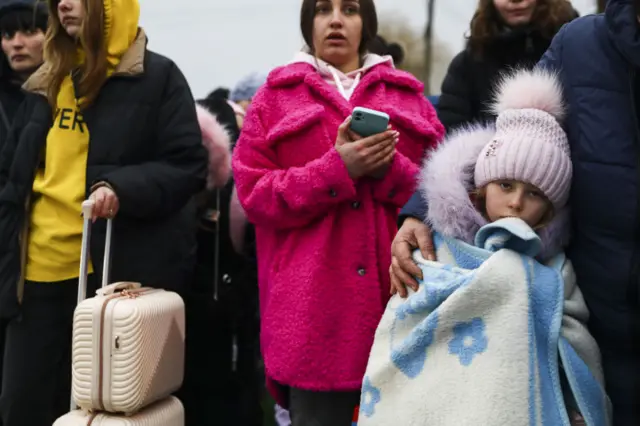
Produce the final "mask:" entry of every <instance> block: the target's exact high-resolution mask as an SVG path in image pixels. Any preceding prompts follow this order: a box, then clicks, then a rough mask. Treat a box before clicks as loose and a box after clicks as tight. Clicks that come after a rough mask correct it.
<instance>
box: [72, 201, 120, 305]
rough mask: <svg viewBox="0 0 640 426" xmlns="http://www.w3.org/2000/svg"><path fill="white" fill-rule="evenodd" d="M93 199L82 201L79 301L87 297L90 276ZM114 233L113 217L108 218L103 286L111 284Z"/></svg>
mask: <svg viewBox="0 0 640 426" xmlns="http://www.w3.org/2000/svg"><path fill="white" fill-rule="evenodd" d="M94 206H95V202H94V201H93V200H86V201H84V202H83V203H82V216H83V219H84V224H83V227H82V248H81V252H80V277H79V279H78V303H80V302H82V301H83V300H84V299H86V297H87V281H88V277H89V257H90V256H89V245H90V242H91V222H92V220H91V217H92V216H93V207H94ZM112 234H113V219H107V235H106V238H105V244H104V261H103V266H102V287H105V286H107V285H109V281H110V275H111V274H110V273H111V241H112Z"/></svg>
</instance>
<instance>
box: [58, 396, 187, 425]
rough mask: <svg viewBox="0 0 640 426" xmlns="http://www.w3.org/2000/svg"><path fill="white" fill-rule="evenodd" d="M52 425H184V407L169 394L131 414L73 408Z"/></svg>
mask: <svg viewBox="0 0 640 426" xmlns="http://www.w3.org/2000/svg"><path fill="white" fill-rule="evenodd" d="M53 426H184V408H183V407H182V404H181V403H180V401H179V400H178V398H175V397H173V396H170V397H168V398H165V399H163V400H161V401H158V402H156V403H154V404H152V405H150V406H149V407H147V408H144V409H143V410H142V411H139V412H138V413H136V414H133V415H131V416H126V415H124V414H110V413H104V412H95V413H90V412H88V411H86V410H74V411H72V412H70V413H67V414H65V415H64V416H62V417H60V418H59V419H58V420H56V422H55V423H54V424H53Z"/></svg>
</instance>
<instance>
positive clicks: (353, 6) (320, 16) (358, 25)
mask: <svg viewBox="0 0 640 426" xmlns="http://www.w3.org/2000/svg"><path fill="white" fill-rule="evenodd" d="M361 40H362V17H361V16H360V2H359V0H318V1H317V2H316V15H315V18H314V20H313V49H314V52H315V55H316V56H317V57H318V58H320V59H322V60H323V61H326V62H328V63H330V64H331V65H333V66H335V67H336V68H340V67H342V66H345V65H346V64H349V63H352V62H354V61H359V54H358V49H359V48H360V41H361Z"/></svg>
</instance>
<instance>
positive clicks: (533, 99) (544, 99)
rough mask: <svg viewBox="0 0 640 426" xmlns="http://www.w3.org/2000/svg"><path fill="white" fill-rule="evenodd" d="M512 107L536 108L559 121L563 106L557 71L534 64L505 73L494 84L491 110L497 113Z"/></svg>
mask: <svg viewBox="0 0 640 426" xmlns="http://www.w3.org/2000/svg"><path fill="white" fill-rule="evenodd" d="M512 109H538V110H542V111H545V112H547V113H548V114H551V115H552V116H553V117H555V119H556V120H557V121H562V119H563V118H564V115H565V106H564V101H563V99H562V85H561V84H560V81H559V79H558V76H557V74H555V73H553V72H551V71H548V70H546V69H542V68H536V69H533V70H516V71H515V72H512V73H510V74H506V75H504V76H503V77H502V78H501V79H500V81H499V82H498V83H497V85H496V91H495V96H494V101H493V103H492V105H491V112H493V114H495V115H499V114H500V113H502V112H504V111H506V110H512Z"/></svg>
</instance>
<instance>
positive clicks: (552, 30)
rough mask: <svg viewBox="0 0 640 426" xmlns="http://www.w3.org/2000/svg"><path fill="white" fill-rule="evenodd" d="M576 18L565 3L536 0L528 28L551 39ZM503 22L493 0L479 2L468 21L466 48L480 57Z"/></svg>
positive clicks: (500, 28)
mask: <svg viewBox="0 0 640 426" xmlns="http://www.w3.org/2000/svg"><path fill="white" fill-rule="evenodd" d="M576 16H577V13H576V11H575V10H574V8H573V6H571V3H570V2H569V1H568V0H538V1H537V4H536V9H535V12H534V13H533V18H532V20H531V26H532V27H533V28H534V29H535V30H537V31H538V32H539V33H540V34H541V35H542V36H543V37H546V38H548V39H549V40H551V39H552V38H553V36H554V35H555V34H556V33H557V32H558V30H559V29H560V27H562V26H563V25H564V24H566V23H567V22H569V21H571V20H572V19H574V18H575V17H576ZM503 27H504V23H503V22H502V18H501V17H500V13H499V12H498V10H497V9H496V7H495V6H494V4H493V0H480V1H479V3H478V8H477V9H476V12H475V13H474V14H473V18H472V19H471V25H470V32H469V35H468V36H467V42H468V46H469V48H470V49H471V50H472V52H474V53H475V54H477V55H482V53H483V51H484V49H485V48H486V47H487V45H488V44H489V43H490V42H491V41H493V40H494V39H495V37H496V36H497V35H498V34H499V33H500V32H501V31H502V29H503Z"/></svg>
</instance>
